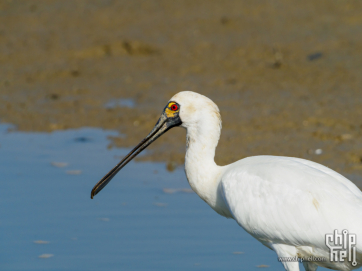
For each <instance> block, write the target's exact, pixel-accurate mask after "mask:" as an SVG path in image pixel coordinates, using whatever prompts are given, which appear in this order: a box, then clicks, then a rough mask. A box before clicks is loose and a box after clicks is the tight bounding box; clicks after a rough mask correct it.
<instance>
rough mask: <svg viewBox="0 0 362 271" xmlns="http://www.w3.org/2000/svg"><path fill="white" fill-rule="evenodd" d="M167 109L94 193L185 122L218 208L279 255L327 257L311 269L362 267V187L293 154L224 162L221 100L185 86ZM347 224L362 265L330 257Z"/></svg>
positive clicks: (192, 152)
mask: <svg viewBox="0 0 362 271" xmlns="http://www.w3.org/2000/svg"><path fill="white" fill-rule="evenodd" d="M175 105H176V107H175ZM174 109H175V110H174ZM172 111H174V113H172ZM164 112H165V113H164V114H163V115H162V116H161V118H160V120H159V122H158V123H157V124H156V126H155V128H154V130H152V132H151V133H150V134H149V135H148V136H147V137H146V138H145V140H144V141H142V142H141V143H140V144H139V145H138V146H137V147H136V148H135V149H134V150H133V151H132V152H131V153H130V154H129V155H128V156H126V158H125V159H124V160H122V161H121V162H120V163H119V164H118V165H117V166H116V167H115V168H114V169H113V170H112V171H111V172H110V173H108V174H107V175H106V176H105V177H104V178H103V179H102V180H101V181H100V182H99V183H98V184H97V185H96V186H95V188H94V189H93V191H92V196H94V195H95V194H96V193H98V192H99V191H100V190H101V189H102V188H103V187H104V186H105V185H106V184H107V183H108V182H109V180H110V179H111V178H112V177H113V176H114V175H115V174H116V173H117V172H118V171H119V170H120V169H121V168H122V167H123V166H124V165H125V164H126V163H128V161H129V160H130V159H132V158H133V157H134V156H135V155H137V153H139V152H140V150H137V149H139V148H141V150H142V149H143V148H145V147H147V146H148V145H149V144H151V143H150V142H152V141H153V140H155V139H156V138H157V137H159V136H160V135H161V134H162V133H164V132H165V131H167V130H168V129H170V127H171V126H172V127H173V126H181V127H183V128H185V129H186V130H187V135H186V156H185V172H186V177H187V179H188V182H189V184H190V186H191V188H192V189H193V190H194V191H195V192H196V193H197V194H198V195H199V196H200V198H201V199H203V200H204V201H205V202H206V203H207V204H208V205H210V207H211V208H213V209H214V210H215V211H216V212H217V213H219V214H220V215H223V216H225V217H227V218H232V219H234V220H236V222H237V223H238V224H239V225H240V226H241V227H242V228H244V229H245V230H246V231H247V232H248V233H249V234H251V235H252V236H253V237H254V238H256V239H257V240H259V241H260V242H261V243H262V244H264V245H265V246H267V247H268V248H270V249H272V250H274V251H275V252H276V253H277V255H278V257H298V258H302V259H308V258H309V259H311V258H310V257H314V258H320V259H321V258H323V259H325V260H324V261H317V260H315V261H314V260H313V259H314V258H313V259H312V260H311V261H310V262H304V263H303V264H304V267H305V269H306V270H307V271H313V270H316V269H317V267H318V266H323V267H327V268H330V269H338V270H346V271H347V270H352V269H355V268H358V267H360V266H361V264H362V242H358V241H359V238H362V215H361V211H362V192H361V191H360V190H359V189H358V188H357V187H356V186H355V185H354V184H353V183H352V182H350V181H349V180H348V179H346V178H345V177H343V176H342V175H340V174H339V173H337V172H335V171H333V170H331V169H329V168H327V167H325V166H322V165H320V164H317V163H315V162H312V161H308V160H304V159H299V158H292V157H281V156H253V157H248V158H244V159H242V160H239V161H237V162H235V163H232V164H230V165H226V166H218V165H217V164H216V163H215V161H214V157H215V149H216V147H217V144H218V141H219V138H220V132H221V117H220V114H219V109H218V107H217V106H216V104H215V103H213V102H212V101H211V100H210V99H209V98H207V97H205V96H203V95H200V94H197V93H194V92H191V91H184V92H180V93H178V94H176V95H175V96H174V97H172V98H171V100H170V101H169V104H168V106H166V108H165V110H164ZM165 115H167V116H165ZM169 119H170V120H169ZM168 121H170V123H171V122H172V123H173V124H172V125H170V124H167V123H168ZM175 123H176V124H175ZM158 131H161V132H158ZM144 142H146V143H144ZM139 146H141V147H139ZM136 150H137V152H136ZM134 152H136V153H135V154H133V153H134ZM128 157H130V158H128ZM127 159H128V160H127ZM124 161H126V162H124ZM345 229H347V230H348V231H349V233H353V234H356V236H357V244H356V258H357V259H356V260H357V265H356V266H353V265H352V264H351V262H350V261H347V260H345V261H343V262H331V261H330V260H329V259H330V251H329V249H328V247H327V245H326V234H332V233H333V232H334V231H335V230H338V232H341V231H342V230H345ZM361 240H362V239H361ZM283 265H284V267H285V269H286V270H289V271H298V270H299V265H298V262H296V261H291V262H288V261H286V262H283Z"/></svg>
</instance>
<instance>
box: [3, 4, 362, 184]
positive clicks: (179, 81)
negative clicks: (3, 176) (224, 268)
mask: <svg viewBox="0 0 362 271" xmlns="http://www.w3.org/2000/svg"><path fill="white" fill-rule="evenodd" d="M181 90H192V91H196V92H199V93H202V94H204V95H206V96H208V97H210V98H211V99H212V100H214V101H215V102H216V103H217V104H218V106H219V108H220V111H221V115H222V118H223V131H222V136H221V140H220V144H219V147H218V149H217V153H216V161H217V162H218V163H220V164H225V163H230V162H232V161H234V160H237V159H240V158H243V157H246V156H251V155H259V154H273V155H287V156H295V157H302V158H307V159H310V160H313V161H317V162H319V163H323V164H325V165H327V166H330V167H332V168H333V169H335V170H337V171H339V172H341V173H343V174H347V175H348V174H349V175H350V176H355V177H352V179H353V180H354V181H357V182H358V180H361V182H360V184H362V178H360V177H362V176H361V175H362V2H361V1H358V0H356V1H330V0H326V1H287V0H280V1H211V0H207V1H206V0H205V1H107V0H104V1H50V0H47V1H45V0H44V1H0V118H1V121H2V122H3V123H12V124H14V125H15V129H17V130H20V131H42V132H51V131H54V130H59V129H71V128H78V127H84V126H89V127H102V128H104V129H114V130H118V131H120V133H121V134H122V136H120V137H119V138H112V142H113V143H112V145H115V146H120V147H131V146H133V145H135V144H136V143H138V141H139V140H141V139H142V138H143V137H144V136H145V135H146V134H147V133H148V132H149V131H150V129H151V128H152V127H153V125H154V124H155V122H156V121H157V119H158V117H159V114H160V113H161V110H162V109H163V108H164V106H165V104H166V102H167V101H168V100H169V99H170V97H171V96H172V95H174V94H175V93H177V92H178V91H181ZM119 101H120V102H119ZM122 102H123V103H122ZM184 151H185V131H183V130H181V129H173V130H171V131H170V132H168V134H166V135H164V136H163V137H162V139H160V140H158V142H156V143H154V144H153V145H152V146H151V147H150V148H149V151H148V154H147V155H146V156H145V157H143V158H142V159H152V160H157V161H165V162H167V163H168V167H169V168H170V169H172V168H173V167H174V166H175V165H178V164H181V163H182V162H183V157H184ZM110 166H112V165H110Z"/></svg>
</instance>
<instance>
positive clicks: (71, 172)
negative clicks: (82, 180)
mask: <svg viewBox="0 0 362 271" xmlns="http://www.w3.org/2000/svg"><path fill="white" fill-rule="evenodd" d="M65 173H67V174H69V175H79V174H82V171H81V170H67V171H66V172H65Z"/></svg>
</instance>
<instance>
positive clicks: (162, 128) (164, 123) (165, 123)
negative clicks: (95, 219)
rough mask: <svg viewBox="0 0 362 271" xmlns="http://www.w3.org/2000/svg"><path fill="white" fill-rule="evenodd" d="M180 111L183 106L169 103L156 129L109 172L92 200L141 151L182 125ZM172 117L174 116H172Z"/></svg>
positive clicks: (100, 182) (99, 183)
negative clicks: (174, 109) (174, 106)
mask: <svg viewBox="0 0 362 271" xmlns="http://www.w3.org/2000/svg"><path fill="white" fill-rule="evenodd" d="M170 104H171V105H172V104H176V105H177V106H178V110H177V111H172V110H171V105H170ZM180 109H181V106H180V105H179V104H178V103H176V102H169V103H168V104H167V106H166V107H165V109H164V110H163V112H162V114H161V117H160V118H159V120H158V121H157V123H156V125H155V127H154V128H153V129H152V131H151V132H150V133H149V134H148V135H147V136H146V137H145V138H144V139H143V140H142V141H141V142H140V143H139V144H138V145H137V146H136V147H135V148H134V149H133V150H132V151H131V152H130V153H129V154H127V155H126V156H125V157H124V158H123V159H122V161H121V162H119V163H118V164H117V165H116V166H115V167H114V168H113V169H112V170H111V171H110V172H108V173H107V174H106V175H105V176H104V177H103V178H102V179H101V180H100V181H99V182H98V183H97V184H96V185H95V186H94V187H93V189H92V192H91V198H92V199H93V197H94V196H95V195H97V194H98V193H99V191H101V190H102V189H103V188H104V187H105V186H106V185H107V184H108V183H109V182H110V181H111V180H112V178H113V177H114V176H116V174H117V173H118V172H119V171H120V170H121V169H122V168H123V167H124V166H125V165H127V164H128V162H129V161H131V160H132V159H133V158H135V157H136V156H137V155H138V154H139V153H140V152H141V151H143V150H144V149H145V148H147V147H148V146H149V145H150V144H151V143H152V142H153V141H155V140H156V139H157V138H159V137H160V136H161V135H163V134H164V133H166V132H167V131H168V130H170V129H171V128H173V127H176V126H179V125H181V124H182V121H181V119H180V116H179V114H180ZM171 115H172V116H171Z"/></svg>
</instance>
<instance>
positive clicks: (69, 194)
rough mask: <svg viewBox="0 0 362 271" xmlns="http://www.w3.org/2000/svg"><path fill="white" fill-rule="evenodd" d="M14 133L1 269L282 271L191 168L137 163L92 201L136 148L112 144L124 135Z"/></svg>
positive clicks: (2, 134)
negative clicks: (203, 193)
mask: <svg viewBox="0 0 362 271" xmlns="http://www.w3.org/2000/svg"><path fill="white" fill-rule="evenodd" d="M6 130H7V126H5V125H1V126H0V144H1V147H0V159H1V161H0V167H1V170H0V172H1V177H2V182H1V190H0V195H1V197H0V201H1V208H0V240H1V244H0V270H205V269H207V270H255V269H258V268H257V267H256V266H258V265H268V266H269V268H267V269H268V270H281V264H280V263H278V262H277V260H276V255H275V254H274V252H272V251H270V250H268V249H267V248H266V247H264V246H262V245H261V244H259V243H258V242H257V241H256V240H254V239H253V238H252V237H250V236H249V235H248V234H247V233H245V232H244V230H242V229H241V228H240V227H239V226H238V225H237V224H236V223H235V222H234V221H232V220H227V219H225V218H223V217H221V216H219V215H217V214H216V213H215V212H214V211H213V210H212V209H211V208H210V207H208V206H207V205H206V203H204V202H203V201H202V200H201V199H199V198H198V196H197V195H196V194H194V193H190V191H189V186H188V183H187V181H186V178H185V175H184V172H183V170H182V169H176V170H175V171H174V172H172V173H170V172H168V171H167V170H166V169H165V165H164V164H161V163H134V162H133V163H132V162H131V163H130V164H129V165H127V166H126V167H125V168H124V169H123V170H122V172H120V173H119V175H117V176H116V177H115V178H114V180H113V181H112V182H111V183H110V184H109V185H108V186H107V187H106V188H105V189H104V190H102V192H100V193H99V194H98V195H97V196H96V197H95V199H94V200H91V199H90V191H91V189H92V187H93V186H94V185H95V184H96V183H97V181H98V180H99V179H100V178H101V177H103V175H104V174H105V173H107V172H108V170H110V169H111V168H112V167H113V166H114V165H115V164H116V163H117V162H118V160H119V156H121V155H124V154H125V153H126V150H121V149H112V150H107V148H106V146H107V144H108V142H107V136H109V135H112V134H113V135H114V134H115V133H114V132H110V131H106V132H105V131H103V130H100V129H79V130H69V131H61V132H54V133H50V134H46V133H19V132H12V133H7V132H6ZM80 139H82V140H80ZM83 139H84V140H83Z"/></svg>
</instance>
